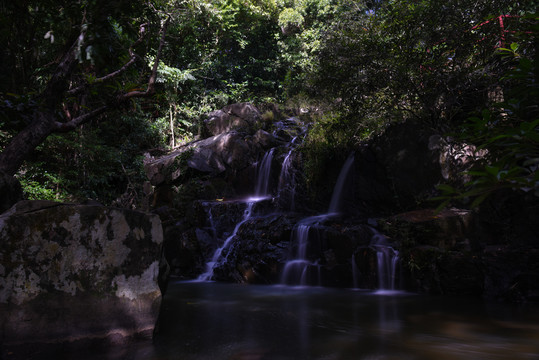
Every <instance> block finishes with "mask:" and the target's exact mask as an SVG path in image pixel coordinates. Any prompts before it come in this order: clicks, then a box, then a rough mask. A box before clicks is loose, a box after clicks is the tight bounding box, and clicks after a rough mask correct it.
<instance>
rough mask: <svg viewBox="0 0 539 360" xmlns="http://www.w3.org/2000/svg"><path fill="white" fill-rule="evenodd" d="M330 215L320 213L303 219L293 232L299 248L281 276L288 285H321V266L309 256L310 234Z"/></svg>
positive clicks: (282, 281)
mask: <svg viewBox="0 0 539 360" xmlns="http://www.w3.org/2000/svg"><path fill="white" fill-rule="evenodd" d="M328 218H329V216H328V215H318V216H312V217H308V218H306V219H303V220H301V221H300V222H299V223H298V224H297V225H296V227H295V228H294V231H293V232H292V238H291V241H294V240H295V241H296V243H297V249H296V251H295V254H294V255H293V257H294V258H293V259H292V260H289V261H287V263H286V264H285V267H284V269H283V274H282V276H281V283H282V284H286V285H320V266H319V265H318V263H317V262H316V261H314V262H313V261H310V260H309V258H308V250H309V234H310V232H311V229H312V228H314V227H315V226H316V225H318V224H320V222H323V221H324V220H326V219H328Z"/></svg>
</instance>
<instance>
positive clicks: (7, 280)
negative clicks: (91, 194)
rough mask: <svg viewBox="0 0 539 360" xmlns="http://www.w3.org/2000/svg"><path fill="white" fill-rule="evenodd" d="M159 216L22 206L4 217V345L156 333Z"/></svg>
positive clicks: (0, 294)
mask: <svg viewBox="0 0 539 360" xmlns="http://www.w3.org/2000/svg"><path fill="white" fill-rule="evenodd" d="M162 242H163V232H162V226H161V221H160V219H159V217H158V216H156V215H148V214H145V213H142V212H137V211H132V210H124V209H117V208H108V207H103V206H90V205H72V204H61V203H55V202H49V201H22V202H19V203H17V204H16V205H14V206H13V207H12V208H11V209H10V210H8V211H6V212H5V213H4V214H2V215H1V216H0V264H1V265H0V322H1V323H2V327H1V334H0V336H1V340H2V343H4V345H6V346H8V345H10V344H12V345H16V344H18V343H28V342H36V343H39V342H43V343H47V342H61V341H75V340H80V339H84V338H100V337H102V338H106V337H108V336H112V335H115V336H120V337H129V336H133V335H135V334H146V335H148V334H150V335H151V333H152V331H153V329H154V326H155V323H156V320H157V315H158V311H159V306H160V302H161V297H162V292H161V289H160V287H159V283H160V279H163V280H164V278H165V276H166V263H165V262H163V260H162V254H161V247H162Z"/></svg>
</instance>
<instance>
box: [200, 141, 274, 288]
mask: <svg viewBox="0 0 539 360" xmlns="http://www.w3.org/2000/svg"><path fill="white" fill-rule="evenodd" d="M274 151H275V148H272V149H271V150H270V151H268V152H266V153H265V154H264V157H263V158H262V161H261V162H260V164H259V166H258V169H257V176H256V189H255V196H254V197H251V198H248V199H247V200H246V201H245V203H246V209H245V211H244V212H243V217H242V219H241V220H240V222H238V223H237V224H236V226H235V227H234V231H233V232H232V234H231V235H230V236H229V237H227V238H226V240H225V241H224V243H223V245H222V246H221V247H219V248H217V250H215V252H214V253H213V256H212V258H211V260H210V261H208V262H207V263H206V271H205V272H204V273H202V274H201V275H199V277H198V280H199V281H210V280H211V279H212V278H213V271H214V269H215V267H216V265H217V264H218V263H219V262H220V261H223V256H222V255H223V251H224V250H225V249H227V248H228V247H229V246H230V243H231V242H232V240H233V239H234V238H235V237H236V234H237V233H238V230H239V229H240V227H241V226H242V225H243V224H244V223H245V222H246V221H247V220H249V219H250V217H251V214H252V212H253V206H254V205H255V204H256V203H257V202H259V201H261V200H264V199H266V198H267V197H268V196H269V194H270V193H269V187H270V186H269V185H270V175H271V164H272V161H273V153H274ZM208 216H209V220H210V223H212V222H213V219H212V213H211V208H210V209H209V210H208ZM213 227H214V226H213V224H212V228H213ZM214 233H215V232H214ZM224 260H226V256H225V257H224Z"/></svg>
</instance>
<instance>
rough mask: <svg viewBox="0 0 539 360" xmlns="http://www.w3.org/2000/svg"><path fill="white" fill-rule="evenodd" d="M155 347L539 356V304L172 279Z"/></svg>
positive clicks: (167, 352) (370, 359)
mask: <svg viewBox="0 0 539 360" xmlns="http://www.w3.org/2000/svg"><path fill="white" fill-rule="evenodd" d="M145 355H146V356H148V357H149V358H152V359H182V360H206V359H208V360H209V359H230V360H233V359H234V360H254V359H271V360H274V359H275V360H289V359H290V360H292V359H320V360H322V359H324V360H326V359H327V360H337V359H339V360H345V359H346V360H347V359H365V360H374V359H399V360H402V359H436V360H443V359H474V360H477V359H539V308H538V307H537V306H530V305H528V306H523V305H518V306H516V305H504V304H485V303H484V302H482V301H480V300H477V299H469V298H447V297H430V296H419V295H413V294H404V293H398V292H397V293H375V292H370V291H354V290H342V289H338V290H337V289H327V288H290V287H279V286H242V285H231V284H219V283H185V282H183V283H182V282H172V283H170V285H169V288H168V292H167V294H166V296H165V299H164V304H163V311H162V316H161V319H160V323H159V334H158V335H157V336H156V338H155V339H154V344H153V345H152V347H151V350H150V349H149V348H146V353H145ZM141 356H142V354H141ZM141 358H142V357H141Z"/></svg>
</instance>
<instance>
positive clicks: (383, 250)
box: [371, 229, 399, 291]
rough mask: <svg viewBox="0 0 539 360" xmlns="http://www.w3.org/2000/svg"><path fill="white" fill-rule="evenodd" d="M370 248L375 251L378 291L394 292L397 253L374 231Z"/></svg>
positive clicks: (385, 239) (397, 260)
mask: <svg viewBox="0 0 539 360" xmlns="http://www.w3.org/2000/svg"><path fill="white" fill-rule="evenodd" d="M373 231H374V235H373V237H372V239H371V246H372V247H373V248H374V249H375V250H376V260H377V274H378V289H379V290H381V291H384V290H395V278H396V272H397V267H398V264H399V252H398V251H397V250H395V249H393V247H391V246H390V245H389V243H388V241H387V238H386V237H385V236H384V235H382V234H380V233H379V232H377V231H376V230H374V229H373Z"/></svg>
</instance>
